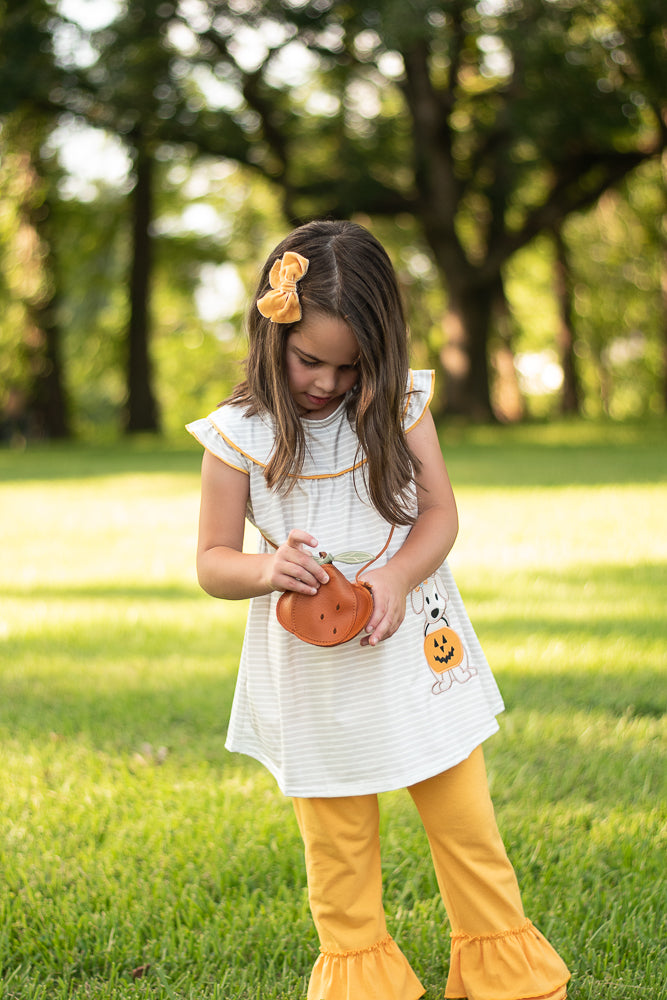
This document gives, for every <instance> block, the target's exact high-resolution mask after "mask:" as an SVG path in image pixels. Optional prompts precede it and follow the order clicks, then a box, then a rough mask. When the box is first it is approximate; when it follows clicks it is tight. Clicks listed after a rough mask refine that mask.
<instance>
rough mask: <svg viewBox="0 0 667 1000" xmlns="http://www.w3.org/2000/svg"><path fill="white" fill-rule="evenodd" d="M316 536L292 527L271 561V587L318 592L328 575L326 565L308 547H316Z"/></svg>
mask: <svg viewBox="0 0 667 1000" xmlns="http://www.w3.org/2000/svg"><path fill="white" fill-rule="evenodd" d="M316 545H317V539H316V538H313V536H312V535H310V534H308V532H307V531H301V529H300V528H293V529H292V531H290V533H289V535H288V537H287V541H286V542H284V543H283V544H282V545H281V546H279V547H278V548H277V549H276V551H275V552H274V554H273V555H272V556H271V560H270V563H269V584H270V586H271V589H272V590H295V591H297V593H299V594H316V593H317V591H318V590H319V587H320V585H321V584H323V583H327V582H328V580H329V577H328V575H327V573H326V570H325V569H324V567H323V566H320V564H319V563H318V562H316V561H315V559H314V558H313V557H312V555H311V554H310V553H309V552H307V551H306V548H305V547H306V546H308V547H310V548H315V546H316Z"/></svg>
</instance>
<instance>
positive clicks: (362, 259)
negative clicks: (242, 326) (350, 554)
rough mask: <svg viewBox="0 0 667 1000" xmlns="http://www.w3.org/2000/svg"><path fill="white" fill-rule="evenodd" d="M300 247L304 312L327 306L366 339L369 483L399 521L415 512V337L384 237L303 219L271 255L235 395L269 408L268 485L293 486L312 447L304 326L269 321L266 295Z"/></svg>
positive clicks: (356, 412) (352, 399)
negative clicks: (272, 277)
mask: <svg viewBox="0 0 667 1000" xmlns="http://www.w3.org/2000/svg"><path fill="white" fill-rule="evenodd" d="M287 250H293V251H296V252H297V253H299V254H301V255H302V256H303V257H306V258H307V259H308V261H309V267H308V271H307V273H306V274H305V275H304V277H303V278H302V279H301V280H300V281H299V285H298V292H299V300H300V303H301V308H302V314H303V318H304V319H305V318H306V317H307V316H308V314H309V313H310V312H318V313H323V314H324V315H326V316H332V317H335V318H337V319H341V320H343V322H345V323H347V325H348V326H349V327H350V329H351V330H352V332H353V333H354V335H355V337H356V338H357V342H358V344H359V360H358V368H359V378H358V380H357V383H356V385H355V387H354V389H353V390H352V391H351V392H350V393H349V394H348V398H347V404H346V405H347V413H348V418H349V420H350V422H351V423H352V425H353V426H354V428H355V430H356V434H357V437H358V440H359V448H360V451H361V454H362V457H363V458H364V459H365V463H364V465H363V466H362V468H363V476H364V481H365V483H366V487H367V489H368V493H369V495H370V499H371V502H372V504H373V506H374V507H375V509H376V510H377V511H378V512H379V513H380V514H381V515H382V517H383V518H385V520H386V521H389V522H391V523H392V524H412V523H413V522H414V519H415V513H414V494H413V493H412V490H411V486H412V484H413V482H414V478H415V473H416V471H418V470H417V468H416V465H417V463H416V460H415V459H414V458H413V456H412V455H411V453H410V450H409V448H408V446H407V442H406V438H405V432H404V430H403V410H404V407H405V401H406V396H405V393H406V383H407V376H408V338H407V330H406V325H405V318H404V314H403V307H402V303H401V296H400V292H399V288H398V282H397V279H396V274H395V272H394V269H393V267H392V264H391V261H390V260H389V257H388V256H387V253H386V251H385V250H384V248H383V247H382V245H381V244H380V243H379V242H378V241H377V240H376V239H375V237H374V236H372V235H371V233H369V232H368V230H366V229H364V228H363V227H362V226H358V225H356V224H355V223H352V222H344V221H316V222H309V223H307V224H306V225H304V226H300V227H299V228H298V229H295V230H294V231H293V232H291V233H290V234H289V236H287V237H286V238H285V239H284V240H283V241H282V242H281V243H280V244H279V245H278V246H277V247H276V249H275V250H274V251H273V253H271V254H270V255H269V258H268V260H267V262H266V264H265V266H264V269H263V271H262V274H261V278H260V281H259V285H258V288H257V292H256V294H255V296H254V298H253V301H252V304H251V306H250V311H249V314H248V341H249V349H248V356H247V358H246V361H245V375H246V377H245V381H243V382H241V383H240V384H239V385H237V386H236V388H235V389H234V391H233V393H232V395H231V396H230V397H229V399H228V400H227V401H226V402H228V403H236V404H240V405H243V406H245V409H246V413H248V414H254V413H260V414H261V413H268V414H270V415H271V416H272V417H273V420H274V421H275V426H276V443H275V446H274V448H273V451H272V452H271V457H270V459H269V462H268V464H267V466H266V469H265V473H264V475H265V478H266V482H267V484H268V485H269V486H270V487H272V488H274V487H275V488H276V489H278V490H284V491H286V492H289V490H290V488H291V486H292V485H293V483H290V479H291V478H292V477H295V476H298V475H299V473H300V471H301V468H302V465H303V459H304V454H305V447H306V445H305V435H304V431H303V427H302V423H301V419H300V416H299V412H298V410H297V407H296V404H295V402H294V400H293V398H292V395H291V393H290V391H289V387H288V379H287V370H286V359H285V345H286V342H287V338H288V336H289V334H290V332H291V331H292V330H293V329H294V327H295V326H296V324H291V325H290V324H280V323H274V322H273V321H271V320H269V319H266V318H265V317H264V316H262V315H261V313H260V312H259V310H258V309H257V299H259V298H260V297H261V296H262V295H264V294H265V293H266V292H267V291H268V290H269V272H270V270H271V267H272V265H273V263H274V262H275V261H276V260H277V259H278V258H280V257H282V255H283V254H284V253H285V252H286V251H287Z"/></svg>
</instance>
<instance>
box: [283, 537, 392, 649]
mask: <svg viewBox="0 0 667 1000" xmlns="http://www.w3.org/2000/svg"><path fill="white" fill-rule="evenodd" d="M393 533H394V529H393V527H392V529H391V531H390V532H389V538H388V539H387V541H386V542H385V544H384V546H383V548H382V549H381V550H380V551H379V552H378V554H377V555H376V556H373V557H372V558H371V559H370V561H369V562H366V563H365V564H364V565H363V566H362V567H361V569H360V570H358V571H357V574H356V576H355V578H354V583H350V581H349V580H348V579H347V578H346V577H345V576H344V575H343V574H342V573H341V571H340V570H339V569H337V568H336V567H335V566H334V565H333V560H334V559H336V558H338V559H339V561H341V562H359V561H360V558H359V556H360V555H361V557H362V558H366V557H367V556H368V553H363V554H360V553H348V552H344V553H342V555H340V556H338V557H336V556H331V555H327V553H326V552H320V560H319V561H320V562H321V563H322V564H324V565H326V567H327V573H328V575H329V581H328V583H323V584H321V585H320V587H319V589H318V591H317V593H316V594H299V593H297V592H296V591H295V590H286V591H285V592H284V593H283V594H282V595H281V596H280V597H279V598H278V603H277V605H276V615H277V618H278V621H279V622H280V624H281V625H282V627H283V628H284V629H287V631H288V632H291V633H292V635H295V636H296V637H297V639H301V640H302V642H308V643H310V644H311V645H312V646H340V645H341V644H342V643H344V642H348V641H349V640H350V639H353V638H354V637H355V635H358V634H359V633H360V632H361V631H362V629H364V628H365V627H366V625H367V624H368V621H369V619H370V617H371V615H372V614H373V595H372V592H371V588H370V587H369V586H368V584H367V583H360V582H359V577H360V576H361V574H362V573H363V572H364V570H366V569H368V567H369V566H370V565H372V563H374V562H375V561H376V560H377V559H379V558H380V556H381V555H382V553H383V552H384V551H385V550H386V549H387V546H388V545H389V542H390V541H391V536H392V535H393Z"/></svg>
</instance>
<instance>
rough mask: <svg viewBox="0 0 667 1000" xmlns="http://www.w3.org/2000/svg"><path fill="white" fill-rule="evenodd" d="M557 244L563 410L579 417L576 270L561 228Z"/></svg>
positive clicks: (579, 389)
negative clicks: (571, 261) (574, 275)
mask: <svg viewBox="0 0 667 1000" xmlns="http://www.w3.org/2000/svg"><path fill="white" fill-rule="evenodd" d="M553 238H554V245H555V247H556V261H555V265H554V275H555V280H554V284H555V289H556V300H557V303H558V316H559V324H558V335H557V343H558V353H559V355H560V364H561V368H562V369H563V388H562V392H561V400H560V411H561V413H562V414H565V415H576V416H578V415H579V413H580V412H581V387H580V384H579V377H578V375H577V368H576V365H575V361H574V340H575V336H574V322H573V316H574V309H573V306H572V272H571V268H570V259H569V254H568V252H567V246H566V245H565V241H564V240H563V234H562V231H561V229H560V227H558V228H555V229H554V230H553Z"/></svg>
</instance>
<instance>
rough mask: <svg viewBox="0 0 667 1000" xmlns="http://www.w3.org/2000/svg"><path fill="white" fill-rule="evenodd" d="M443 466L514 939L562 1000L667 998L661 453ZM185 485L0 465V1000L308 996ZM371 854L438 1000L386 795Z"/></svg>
mask: <svg viewBox="0 0 667 1000" xmlns="http://www.w3.org/2000/svg"><path fill="white" fill-rule="evenodd" d="M662 431H664V427H663V428H662ZM443 440H444V442H445V450H446V455H447V459H448V463H449V467H450V472H451V475H452V479H453V482H454V485H455V489H456V492H457V497H458V501H459V507H460V513H461V534H460V537H459V539H458V541H457V544H456V547H455V550H454V553H453V555H452V558H451V563H452V567H453V569H454V571H455V574H456V576H457V579H458V582H459V585H460V587H461V590H462V593H463V596H464V599H465V600H466V602H467V604H468V606H469V610H470V612H471V616H472V618H473V621H474V623H475V626H476V628H477V631H478V632H479V635H480V637H481V639H482V643H483V645H484V647H485V649H486V651H487V655H488V657H489V659H490V661H491V663H492V665H493V667H494V670H495V671H496V674H497V677H498V680H499V682H500V685H501V688H502V690H503V695H504V697H505V700H506V705H507V711H506V713H505V714H504V715H503V717H502V718H501V729H500V732H499V733H498V734H497V736H496V737H494V738H493V739H492V740H490V741H489V742H488V744H487V747H486V756H487V765H488V770H489V777H490V782H491V787H492V791H493V795H494V799H495V801H496V806H497V812H498V818H499V823H500V826H501V829H502V832H503V835H504V837H505V840H506V843H507V847H508V851H509V853H510V855H511V857H512V860H513V862H514V863H515V866H516V868H517V872H518V874H519V878H520V881H521V884H522V888H523V893H524V901H525V905H526V909H527V912H528V913H529V914H530V916H531V918H532V919H534V921H535V923H536V924H537V925H538V926H539V927H540V928H541V929H542V930H543V931H544V932H545V933H547V934H548V936H550V937H551V938H552V939H553V940H554V943H555V944H556V945H557V947H558V948H559V950H561V951H562V953H563V954H564V956H565V958H566V960H567V961H568V963H569V964H570V966H571V968H572V970H573V973H574V979H573V984H572V987H571V991H570V998H571V1000H603V998H604V1000H627V998H628V997H634V998H638V1000H667V987H666V986H665V981H664V968H665V963H666V961H667V956H666V953H665V944H664V923H663V922H664V913H665V910H666V904H667V899H666V898H665V882H664V857H665V846H666V845H665V828H666V816H665V801H666V800H667V789H666V787H665V775H666V768H665V756H666V755H665V747H666V735H667V734H666V731H665V729H666V727H665V707H666V700H667V696H666V690H665V665H666V662H667V636H666V634H665V614H664V608H665V606H666V603H667V600H666V598H667V591H666V576H665V568H666V567H667V535H666V533H665V531H664V511H665V510H667V462H666V461H665V459H666V458H667V447H666V445H665V435H664V433H658V432H657V431H656V430H650V431H649V432H648V434H647V433H645V432H644V431H643V430H642V429H641V428H639V427H620V428H612V427H610V426H605V427H596V426H586V425H584V426H581V427H579V426H578V425H570V426H560V427H542V428H535V427H532V428H530V427H529V428H517V429H503V430H498V429H488V428H473V429H470V430H467V431H464V430H462V429H456V428H454V429H452V428H450V429H448V430H447V431H446V433H444V434H443ZM199 462H200V455H199V453H198V451H197V450H196V449H194V448H193V449H192V450H187V449H182V450H175V449H170V448H168V447H165V446H161V447H158V448H153V447H152V446H150V445H149V444H148V443H147V442H144V443H141V444H135V445H132V446H128V447H127V448H120V447H116V448H110V449H102V448H99V449H95V448H87V449H86V448H70V449H68V448H65V447H54V448H52V449H37V450H35V451H34V452H28V453H25V454H14V453H10V452H0V503H1V505H2V512H3V518H2V519H1V520H0V546H1V548H0V551H2V559H1V560H0V795H1V796H2V800H3V810H2V814H1V815H0V866H1V867H2V871H3V888H4V891H3V893H0V1000H19V998H20V1000H42V998H43V1000H84V998H85V1000H121V998H123V1000H125V998H128V997H132V998H141V997H145V998H151V1000H168V998H169V1000H185V998H195V997H196V998H197V1000H249V998H253V1000H259V998H261V1000H287V998H288V997H289V998H291V1000H296V998H303V997H304V996H305V991H306V982H307V976H308V972H309V968H310V965H311V963H312V961H313V959H314V957H315V955H316V953H317V941H316V936H315V932H314V929H313V927H312V923H311V920H310V916H309V913H308V905H307V897H306V889H305V877H304V872H303V862H302V847H301V843H300V840H299V836H298V831H297V829H296V823H295V821H294V818H293V816H292V813H291V807H290V804H289V802H288V801H286V800H285V799H284V798H283V797H282V795H281V794H280V793H279V792H278V790H277V789H276V787H275V784H274V782H273V780H272V779H271V778H270V776H269V775H268V774H267V773H266V772H265V771H264V770H263V769H262V768H261V767H260V766H259V765H257V764H256V763H254V762H253V761H250V760H247V759H245V758H243V757H240V756H237V755H231V754H228V753H227V752H226V751H225V750H224V739H225V732H226V726H227V719H228V713H229V706H230V703H231V697H232V692H233V686H234V679H235V674H236V668H237V663H238V654H239V649H240V644H241V640H242V635H243V626H244V619H245V612H246V606H245V603H244V602H241V603H238V604H233V603H223V602H218V601H213V600H211V599H210V598H208V597H206V595H204V594H202V593H201V592H200V591H199V589H198V587H197V583H196V578H195V570H194V548H195V543H196V525H197V516H198V505H199V499H198V478H199ZM382 834H383V852H384V853H383V871H384V876H385V890H386V905H387V911H388V916H389V923H390V929H391V930H392V932H393V933H395V934H396V935H397V936H398V937H399V938H400V943H401V946H402V947H403V948H404V950H405V952H406V954H408V956H409V957H410V960H411V962H412V963H413V964H414V967H415V969H416V971H417V973H418V975H419V976H420V977H421V979H422V981H423V982H424V983H425V985H426V986H427V988H428V991H427V1000H435V998H436V997H439V996H441V995H442V989H443V983H444V981H445V978H446V974H447V965H448V954H449V945H448V937H449V930H448V927H447V924H446V919H445V915H444V910H443V908H442V904H441V902H440V900H439V897H438V893H437V886H436V884H435V878H434V875H433V871H432V868H431V866H430V863H429V862H428V857H427V845H426V843H425V838H424V834H423V830H422V829H421V827H420V824H419V822H418V819H417V817H416V815H415V811H414V808H413V806H412V803H411V801H410V799H409V796H408V795H407V793H405V792H396V793H391V794H389V795H385V796H383V797H382ZM147 967H149V968H147ZM138 969H139V970H143V972H142V973H141V975H140V976H136V977H135V976H134V975H133V974H134V973H136V970H138Z"/></svg>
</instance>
